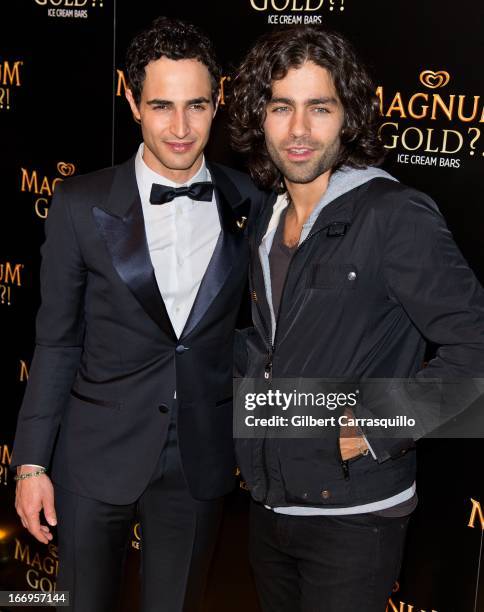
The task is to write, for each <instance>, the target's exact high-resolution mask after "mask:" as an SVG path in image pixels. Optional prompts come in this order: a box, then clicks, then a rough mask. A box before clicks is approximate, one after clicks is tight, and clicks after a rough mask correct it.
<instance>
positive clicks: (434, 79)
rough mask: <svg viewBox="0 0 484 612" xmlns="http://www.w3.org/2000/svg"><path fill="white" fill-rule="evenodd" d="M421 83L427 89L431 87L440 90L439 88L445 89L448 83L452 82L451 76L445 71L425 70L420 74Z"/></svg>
mask: <svg viewBox="0 0 484 612" xmlns="http://www.w3.org/2000/svg"><path fill="white" fill-rule="evenodd" d="M419 79H420V82H421V83H422V85H425V87H430V89H438V88H439V87H445V86H446V85H447V83H448V82H449V81H450V74H449V73H448V72H445V70H440V72H434V71H433V70H424V71H423V72H421V73H420V77H419Z"/></svg>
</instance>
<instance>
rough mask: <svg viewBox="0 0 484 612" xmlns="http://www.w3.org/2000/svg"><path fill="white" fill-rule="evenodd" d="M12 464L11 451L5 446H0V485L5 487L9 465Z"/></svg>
mask: <svg viewBox="0 0 484 612" xmlns="http://www.w3.org/2000/svg"><path fill="white" fill-rule="evenodd" d="M11 463H12V451H11V450H10V448H9V447H8V446H7V444H3V445H2V444H0V485H2V484H3V485H7V484H8V480H9V474H10V472H9V465H10V464H11Z"/></svg>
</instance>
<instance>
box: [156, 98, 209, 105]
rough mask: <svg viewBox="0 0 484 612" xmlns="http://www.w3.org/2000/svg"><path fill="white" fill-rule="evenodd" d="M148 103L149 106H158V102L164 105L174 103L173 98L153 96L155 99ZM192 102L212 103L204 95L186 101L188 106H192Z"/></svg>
mask: <svg viewBox="0 0 484 612" xmlns="http://www.w3.org/2000/svg"><path fill="white" fill-rule="evenodd" d="M146 104H148V105H149V106H156V105H158V104H159V105H164V106H173V104H174V103H173V101H172V100H162V99H161V98H153V100H148V102H147V103H146ZM192 104H210V100H209V99H208V98H205V97H204V96H201V97H200V98H193V99H192V100H187V101H186V105H187V106H191V105H192Z"/></svg>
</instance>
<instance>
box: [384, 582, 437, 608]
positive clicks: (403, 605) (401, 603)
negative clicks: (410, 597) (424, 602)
mask: <svg viewBox="0 0 484 612" xmlns="http://www.w3.org/2000/svg"><path fill="white" fill-rule="evenodd" d="M399 590H400V584H399V583H398V582H396V583H395V586H394V587H393V590H392V592H393V593H398V591H399ZM392 597H393V595H392ZM385 612H437V610H434V609H433V608H432V610H429V609H428V608H427V610H423V609H422V608H417V607H416V605H415V604H408V603H405V602H404V601H399V602H398V604H396V603H395V602H394V601H393V600H392V598H391V597H390V599H389V600H388V604H387V607H386V610H385Z"/></svg>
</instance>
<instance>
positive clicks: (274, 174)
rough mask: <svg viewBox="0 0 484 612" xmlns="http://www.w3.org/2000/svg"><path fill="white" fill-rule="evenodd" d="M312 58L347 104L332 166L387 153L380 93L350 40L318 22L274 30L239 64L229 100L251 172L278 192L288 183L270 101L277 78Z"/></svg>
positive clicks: (360, 164) (376, 159) (360, 163)
mask: <svg viewBox="0 0 484 612" xmlns="http://www.w3.org/2000/svg"><path fill="white" fill-rule="evenodd" d="M307 61H311V62H313V63H314V64H316V65H318V66H321V67H322V68H326V69H327V70H328V72H329V73H330V75H331V77H332V79H333V83H334V86H335V88H336V92H337V94H338V97H339V99H340V101H341V103H342V106H343V110H344V121H343V127H342V130H341V134H340V138H341V149H340V152H339V157H338V159H337V161H336V164H335V166H334V167H333V170H336V169H337V168H339V167H341V166H342V165H349V166H352V167H355V168H364V167H367V166H369V165H376V164H378V163H381V161H382V160H383V158H384V155H385V149H384V147H383V143H382V142H381V141H380V139H379V137H378V123H377V120H378V112H379V103H378V98H377V97H376V94H375V89H374V86H373V83H372V81H371V79H370V77H369V75H368V73H367V71H366V70H365V68H364V66H363V65H362V63H361V62H360V61H359V60H358V58H357V56H356V54H355V51H354V50H353V48H352V46H351V45H350V43H349V42H348V41H347V40H346V39H344V38H343V37H342V36H341V35H339V34H336V33H334V32H328V31H325V30H323V29H321V28H315V27H314V26H312V27H309V26H302V27H301V26H295V27H290V28H285V29H282V30H276V31H272V32H270V33H269V34H265V35H264V36H262V37H261V38H260V39H259V40H258V41H257V42H256V44H255V46H254V47H253V48H252V49H251V51H250V52H249V54H248V55H247V57H246V58H245V60H244V61H243V62H242V64H241V66H240V67H239V69H238V73H237V75H236V77H235V79H234V85H233V89H232V94H231V101H230V118H231V123H230V134H231V140H232V144H233V147H234V148H235V150H236V151H238V152H240V153H244V154H246V155H248V164H249V171H250V174H251V176H252V178H253V179H254V180H255V181H256V182H257V183H258V184H259V185H260V186H261V187H263V188H265V189H274V190H275V191H277V192H278V193H283V192H284V191H285V190H286V189H285V185H284V181H283V176H282V174H281V173H280V171H279V170H278V169H277V168H276V166H275V165H274V164H273V162H272V160H271V158H270V156H269V153H268V151H267V147H266V143H265V137H264V130H263V124H264V121H265V117H266V105H267V103H268V102H269V100H270V99H271V89H272V83H273V81H277V80H279V79H283V78H284V77H285V76H286V74H287V72H288V71H289V70H290V69H292V68H300V67H301V66H302V65H303V64H304V63H305V62H307Z"/></svg>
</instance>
